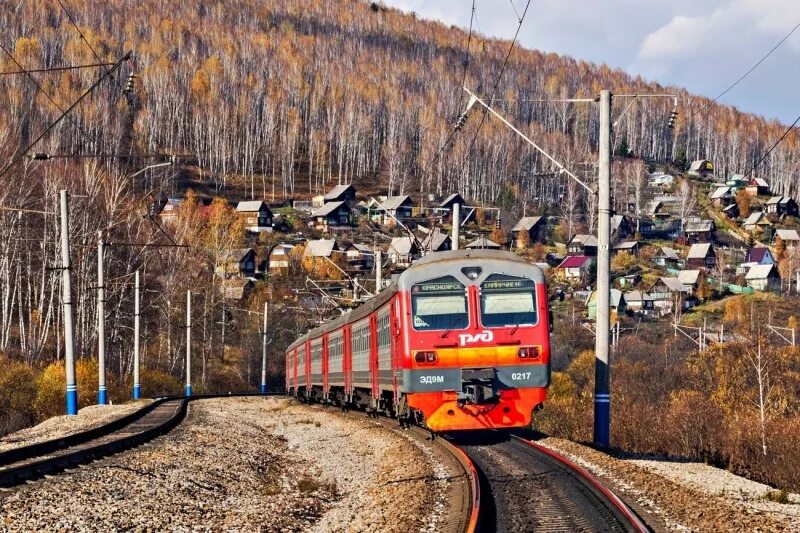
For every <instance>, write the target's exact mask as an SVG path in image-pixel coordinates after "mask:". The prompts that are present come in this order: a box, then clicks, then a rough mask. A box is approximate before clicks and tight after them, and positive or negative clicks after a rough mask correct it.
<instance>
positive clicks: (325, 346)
mask: <svg viewBox="0 0 800 533" xmlns="http://www.w3.org/2000/svg"><path fill="white" fill-rule="evenodd" d="M329 349H330V335H324V336H323V337H322V397H323V398H324V399H326V400H327V399H328V395H329V394H330V390H331V383H330V375H329V372H330V368H329V361H330V359H329V356H330V350H329Z"/></svg>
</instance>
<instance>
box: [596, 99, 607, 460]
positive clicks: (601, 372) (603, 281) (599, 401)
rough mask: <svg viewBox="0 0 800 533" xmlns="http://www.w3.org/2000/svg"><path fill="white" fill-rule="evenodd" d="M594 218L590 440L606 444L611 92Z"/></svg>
mask: <svg viewBox="0 0 800 533" xmlns="http://www.w3.org/2000/svg"><path fill="white" fill-rule="evenodd" d="M598 149H599V152H600V153H599V173H598V198H597V200H598V202H597V204H598V205H597V207H598V219H597V315H596V317H595V320H596V324H595V373H594V375H595V382H594V383H595V384H594V443H595V444H596V445H597V446H600V447H602V448H607V447H608V445H609V437H610V433H611V430H610V425H611V394H610V366H609V359H608V352H609V350H608V336H609V329H610V325H611V324H610V317H609V298H610V294H611V293H610V279H609V278H610V277H611V276H610V269H611V262H610V250H609V248H610V240H611V231H610V227H611V92H610V91H608V90H603V91H600V143H599V147H598Z"/></svg>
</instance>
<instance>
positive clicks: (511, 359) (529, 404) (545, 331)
mask: <svg viewBox="0 0 800 533" xmlns="http://www.w3.org/2000/svg"><path fill="white" fill-rule="evenodd" d="M437 255H439V257H431V258H430V259H429V258H427V257H426V258H425V259H424V260H422V261H420V262H418V263H417V264H415V266H414V267H412V268H410V269H408V270H407V271H406V272H404V273H403V274H402V275H401V276H400V279H399V282H398V289H399V291H400V293H401V302H402V305H403V318H404V320H405V321H406V323H405V326H406V327H405V328H403V329H404V330H405V339H404V340H405V349H404V350H403V357H404V361H403V376H402V378H403V379H402V383H403V389H404V392H405V395H406V402H407V404H408V407H409V408H410V409H411V412H413V413H416V414H417V415H418V416H420V415H421V418H422V419H423V422H424V424H425V425H426V426H427V427H428V428H429V429H430V430H432V431H437V432H438V431H457V430H482V429H505V428H517V427H524V426H528V425H530V423H531V418H532V415H533V412H534V410H536V409H538V408H540V407H541V406H542V404H543V403H544V401H545V398H546V394H547V386H548V385H549V383H550V316H549V313H548V307H547V289H546V286H545V280H544V275H543V273H542V271H541V269H539V268H538V267H536V266H534V265H530V264H528V263H527V262H525V261H524V260H522V259H521V258H520V257H518V256H517V255H515V254H512V253H509V252H497V251H484V250H473V251H455V252H448V253H445V254H437Z"/></svg>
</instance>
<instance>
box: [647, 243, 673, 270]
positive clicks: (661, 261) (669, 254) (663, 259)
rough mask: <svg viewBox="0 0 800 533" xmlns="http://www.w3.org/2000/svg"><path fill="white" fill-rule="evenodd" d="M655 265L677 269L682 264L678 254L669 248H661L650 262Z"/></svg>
mask: <svg viewBox="0 0 800 533" xmlns="http://www.w3.org/2000/svg"><path fill="white" fill-rule="evenodd" d="M650 261H651V262H652V263H653V264H654V265H657V266H660V267H663V268H666V267H673V268H674V267H677V266H679V265H680V264H681V258H680V257H678V252H676V251H675V249H674V248H670V247H669V246H659V247H658V251H657V252H656V253H655V255H654V256H653V258H652V259H651V260H650Z"/></svg>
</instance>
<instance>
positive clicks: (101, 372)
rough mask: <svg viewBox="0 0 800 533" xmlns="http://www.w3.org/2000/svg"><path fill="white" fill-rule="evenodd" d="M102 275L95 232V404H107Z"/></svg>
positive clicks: (100, 246)
mask: <svg viewBox="0 0 800 533" xmlns="http://www.w3.org/2000/svg"><path fill="white" fill-rule="evenodd" d="M105 289H106V287H105V274H104V273H103V232H102V230H99V231H98V232H97V403H98V404H100V405H106V404H107V403H108V391H107V390H106V294H105Z"/></svg>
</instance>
